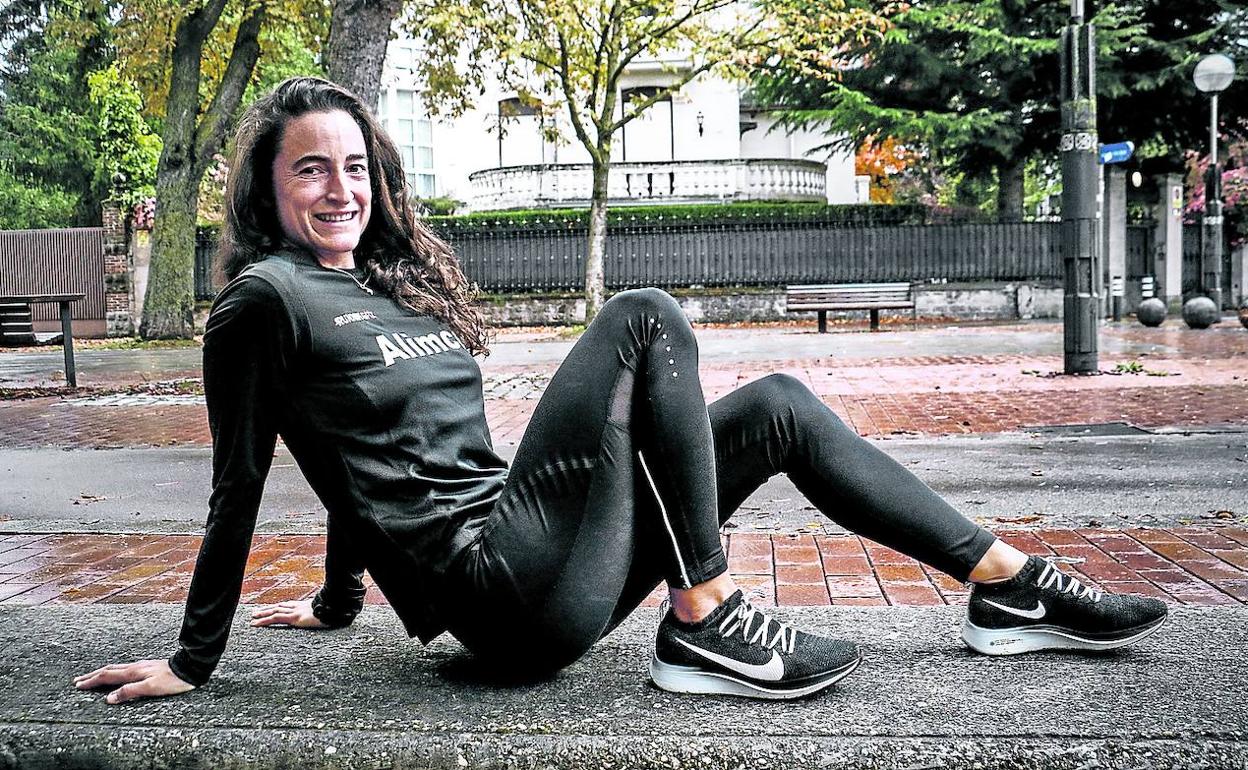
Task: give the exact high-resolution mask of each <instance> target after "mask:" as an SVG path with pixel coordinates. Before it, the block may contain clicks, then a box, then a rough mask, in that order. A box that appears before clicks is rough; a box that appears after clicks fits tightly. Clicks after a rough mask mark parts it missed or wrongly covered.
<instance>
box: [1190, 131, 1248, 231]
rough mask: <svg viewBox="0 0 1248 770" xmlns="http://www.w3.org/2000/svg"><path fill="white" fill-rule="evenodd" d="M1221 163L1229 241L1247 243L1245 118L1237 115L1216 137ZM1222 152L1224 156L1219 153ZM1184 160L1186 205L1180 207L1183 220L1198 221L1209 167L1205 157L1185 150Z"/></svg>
mask: <svg viewBox="0 0 1248 770" xmlns="http://www.w3.org/2000/svg"><path fill="white" fill-rule="evenodd" d="M1218 147H1219V155H1221V156H1222V157H1225V158H1226V160H1224V161H1223V162H1222V215H1223V217H1224V220H1223V221H1224V227H1225V228H1226V229H1227V232H1228V233H1230V236H1231V243H1232V244H1234V245H1239V244H1242V243H1246V242H1248V120H1246V119H1243V118H1241V119H1240V120H1239V121H1238V122H1237V125H1236V126H1235V127H1234V128H1228V129H1227V130H1226V131H1225V132H1224V133H1223V134H1222V135H1221V136H1220V137H1219V138H1218ZM1223 152H1225V155H1223ZM1186 160H1187V180H1186V186H1187V205H1185V206H1184V207H1183V221H1184V222H1187V223H1189V224H1197V223H1199V222H1200V217H1201V214H1203V213H1204V210H1205V173H1206V172H1207V170H1208V169H1209V156H1208V155H1201V154H1199V153H1197V152H1194V151H1189V152H1188V153H1187V155H1186Z"/></svg>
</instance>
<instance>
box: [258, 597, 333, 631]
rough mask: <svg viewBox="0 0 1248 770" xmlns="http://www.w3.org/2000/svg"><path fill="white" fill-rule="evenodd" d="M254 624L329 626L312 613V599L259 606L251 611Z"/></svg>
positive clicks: (293, 626)
mask: <svg viewBox="0 0 1248 770" xmlns="http://www.w3.org/2000/svg"><path fill="white" fill-rule="evenodd" d="M251 624H252V625H253V626H290V627H291V628H329V626H327V625H325V624H324V623H322V622H321V621H319V620H317V619H316V616H315V615H313V614H312V600H311V599H305V600H304V601H301V602H281V603H279V604H266V605H265V606H263V607H257V608H256V609H255V610H253V611H252V613H251Z"/></svg>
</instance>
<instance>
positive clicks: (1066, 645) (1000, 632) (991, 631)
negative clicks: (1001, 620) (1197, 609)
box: [962, 615, 1169, 655]
mask: <svg viewBox="0 0 1248 770" xmlns="http://www.w3.org/2000/svg"><path fill="white" fill-rule="evenodd" d="M1167 617H1169V616H1168V615H1167V616H1163V617H1162V618H1161V620H1159V621H1157V622H1156V623H1154V624H1153V625H1151V626H1149V627H1148V628H1145V629H1144V630H1142V631H1138V632H1136V633H1134V634H1132V635H1131V636H1127V637H1123V638H1122V639H1111V640H1102V639H1087V638H1084V637H1081V636H1077V635H1075V634H1073V633H1070V632H1068V631H1058V630H1056V629H1052V628H1000V629H998V628H980V627H979V626H977V625H975V624H974V623H972V622H971V621H970V620H967V621H965V622H964V623H963V624H962V640H963V641H965V642H966V644H967V646H968V647H970V648H971V649H972V650H975V651H976V652H979V653H983V654H984V655H1018V654H1019V653H1023V652H1035V651H1037V650H1084V651H1092V652H1099V651H1101V650H1112V649H1115V648H1117V647H1125V646H1127V645H1128V644H1134V643H1135V642H1138V641H1140V640H1141V639H1143V638H1144V637H1146V636H1148V635H1149V634H1152V633H1153V632H1155V631H1156V630H1157V629H1159V628H1161V627H1162V626H1163V625H1165V623H1166V618H1167Z"/></svg>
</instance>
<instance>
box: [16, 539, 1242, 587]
mask: <svg viewBox="0 0 1248 770" xmlns="http://www.w3.org/2000/svg"><path fill="white" fill-rule="evenodd" d="M999 534H1001V536H1002V537H1003V538H1004V539H1005V540H1007V541H1008V542H1010V543H1012V544H1014V545H1015V546H1017V547H1018V548H1020V549H1022V550H1024V551H1026V552H1028V553H1035V554H1043V555H1056V556H1060V557H1069V558H1072V559H1079V560H1082V561H1080V562H1079V563H1075V564H1071V565H1069V570H1070V571H1071V572H1073V573H1075V574H1077V575H1079V576H1080V577H1081V578H1083V579H1085V580H1087V581H1088V582H1091V583H1093V584H1096V585H1099V586H1102V587H1103V588H1106V589H1108V590H1111V591H1117V592H1123V593H1133V594H1142V595H1147V596H1156V597H1158V598H1161V599H1164V600H1166V601H1169V602H1171V603H1174V604H1184V605H1200V606H1209V605H1220V604H1242V603H1248V529H1243V528H1239V527H1222V528H1217V529H1201V528H1194V527H1185V528H1176V529H1170V530H1164V529H1131V530H1121V531H1116V530H1104V529H1050V530H1037V531H1032V532H1021V531H1012V532H1011V531H1003V532H1000V533H999ZM199 543H200V538H199V537H198V536H194V535H135V534H130V535H86V534H63V535H40V534H14V535H3V536H0V605H36V604H46V603H111V604H145V603H161V602H172V603H180V602H183V601H185V598H186V591H187V587H188V586H189V584H190V577H191V572H192V571H193V569H194V565H195V556H196V553H197V550H198V548H199ZM726 543H727V548H728V558H729V569H730V571H731V572H732V574H733V576H734V577H735V578H736V580H737V582H738V583H740V584H741V585H742V587H744V588H745V589H747V590H748V591H750V592H751V593H752V595H753V596H754V598H755V599H756V600H757V601H758V602H759V603H760V604H762V605H768V606H771V605H776V604H778V605H780V606H822V605H880V606H884V605H908V606H916V605H917V606H926V605H941V604H961V603H964V602H965V601H966V595H967V588H966V586H964V585H963V584H961V583H958V582H957V581H956V580H953V579H951V578H949V577H948V576H945V575H942V574H940V573H938V572H935V571H934V570H931V569H930V568H928V567H926V566H923V565H921V564H919V563H918V562H916V561H914V560H912V559H910V558H908V557H906V556H903V555H901V554H899V553H897V552H896V551H892V550H890V549H888V548H884V547H882V546H879V545H877V544H875V543H872V542H870V541H865V540H862V539H861V538H858V537H856V536H853V535H841V536H830V537H823V536H811V535H767V534H752V533H751V534H746V533H742V534H729V535H727V536H726ZM324 554H325V539H324V537H323V536H320V535H275V536H258V537H257V538H256V539H255V542H254V543H253V547H252V551H251V557H250V559H249V561H248V564H247V573H246V579H245V581H244V584H243V602H244V603H247V604H253V603H266V602H278V601H286V600H291V599H303V598H307V597H310V596H311V595H312V594H313V593H314V592H315V591H316V589H317V588H318V587H319V586H320V583H321V580H322V578H323V571H322V570H323V566H324ZM660 592H661V589H660V591H656V592H655V594H653V595H652V596H651V597H650V598H649V599H648V600H647V604H649V605H654V604H657V603H658V601H659V599H660ZM367 601H368V602H370V603H374V604H384V603H385V600H384V599H383V598H382V597H381V595H380V593H379V592H378V591H377V589H376V588H375V587H371V584H370V588H369V592H368V598H367Z"/></svg>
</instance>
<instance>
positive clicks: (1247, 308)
mask: <svg viewBox="0 0 1248 770" xmlns="http://www.w3.org/2000/svg"><path fill="white" fill-rule="evenodd" d="M1239 322H1240V323H1241V324H1243V325H1244V328H1245V329H1248V299H1245V300H1244V301H1243V302H1241V303H1240V304H1239Z"/></svg>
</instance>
